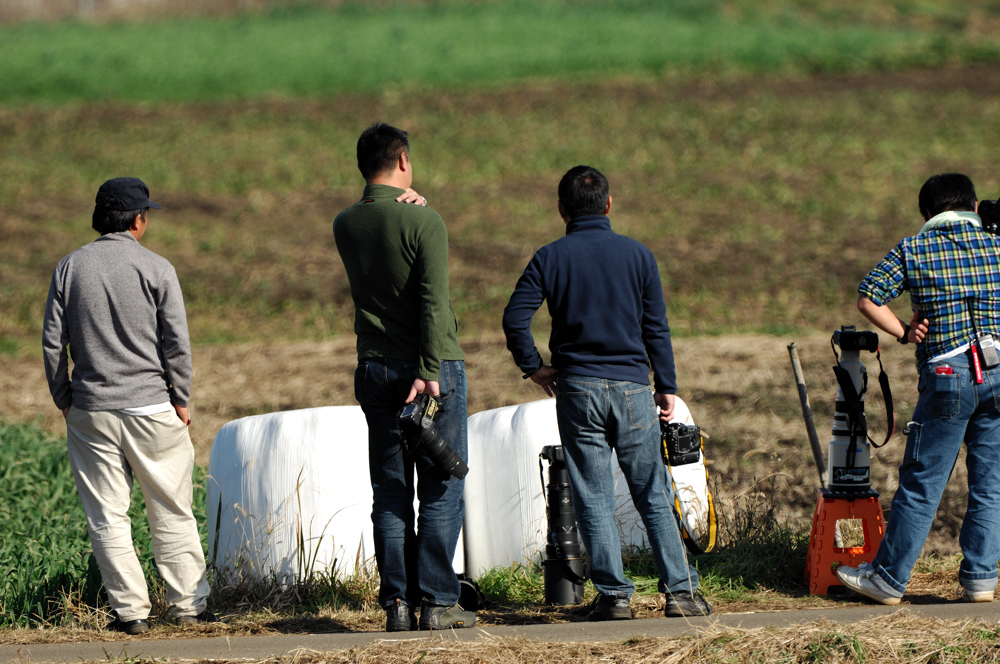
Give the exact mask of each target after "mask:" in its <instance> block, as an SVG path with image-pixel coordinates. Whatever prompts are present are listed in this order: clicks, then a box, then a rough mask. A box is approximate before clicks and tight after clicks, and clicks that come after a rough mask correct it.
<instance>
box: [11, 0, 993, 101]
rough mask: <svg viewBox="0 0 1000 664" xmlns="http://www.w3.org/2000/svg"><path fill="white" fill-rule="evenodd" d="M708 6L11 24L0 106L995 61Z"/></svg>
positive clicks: (980, 42) (298, 11) (627, 0)
mask: <svg viewBox="0 0 1000 664" xmlns="http://www.w3.org/2000/svg"><path fill="white" fill-rule="evenodd" d="M727 4H729V5H731V4H733V3H723V2H719V1H711V0H708V1H704V2H691V1H683V2H663V1H660V0H657V1H653V0H617V1H610V2H553V1H548V2H529V1H527V0H518V1H514V2H485V3H461V2H434V3H409V4H396V5H390V6H388V7H386V6H384V5H382V6H375V7H368V6H366V5H364V4H361V3H358V4H348V5H345V6H344V7H342V8H340V9H339V10H336V11H331V10H328V9H322V8H309V7H305V6H298V7H294V8H292V9H289V8H280V9H275V10H272V11H270V12H267V13H265V14H256V15H245V16H242V17H239V18H233V19H222V20H220V19H217V18H214V19H176V20H172V21H162V22H158V23H157V24H156V25H153V26H151V25H148V24H111V25H107V24H105V25H89V24H81V23H61V24H56V25H46V24H37V23H33V24H24V25H19V26H15V27H8V28H2V29H0V81H2V83H0V101H2V102H5V103H12V102H13V103H33V102H39V101H40V102H46V103H61V102H66V101H70V100H87V101H107V100H113V99H115V100H131V101H148V102H163V101H205V100H233V99H255V98H260V97H262V96H279V97H284V98H301V97H314V98H315V97H323V98H329V97H331V96H335V95H337V94H342V93H345V92H362V93H378V92H381V91H383V90H386V89H395V90H399V91H410V90H415V89H416V90H419V89H427V88H431V89H442V90H444V89H455V88H461V89H468V88H482V87H484V86H491V85H495V84H506V83H510V82H513V81H523V80H531V79H539V78H552V77H557V78H574V79H592V78H595V77H596V78H601V79H608V78H612V77H617V76H623V75H624V76H629V77H640V78H643V77H653V78H658V77H660V76H661V75H662V74H664V73H665V72H678V71H681V72H685V71H687V72H696V73H702V74H705V73H709V74H720V73H733V72H744V73H772V72H781V73H793V72H795V73H835V72H856V71H871V70H886V69H899V68H903V67H912V66H937V65H941V64H945V63H949V62H970V61H981V60H990V61H995V60H996V59H997V58H998V57H1000V44H998V42H997V41H996V40H995V39H986V38H970V37H968V36H965V35H963V34H962V33H960V32H957V31H956V30H955V29H954V26H953V25H949V24H948V23H947V22H945V21H943V20H941V17H936V16H934V14H932V13H931V14H929V13H928V12H926V11H925V12H924V14H925V15H928V16H927V17H928V18H930V19H932V20H934V19H936V21H935V23H934V24H933V25H932V29H927V28H926V27H924V28H920V27H917V26H915V25H913V21H912V20H911V21H902V22H900V23H889V22H887V23H885V24H881V25H880V24H874V23H875V22H874V21H871V22H865V21H864V20H863V19H862V20H859V19H858V18H857V17H856V18H855V20H854V21H846V20H843V19H842V20H839V21H832V20H831V21H828V22H823V21H816V20H809V17H808V16H807V15H805V14H804V13H802V12H799V13H798V14H797V13H794V12H786V13H783V14H779V15H770V16H769V15H766V14H765V15H761V13H760V12H759V11H758V12H754V13H750V12H748V11H745V10H744V11H737V10H736V9H735V8H734V9H732V10H731V11H728V12H725V11H721V10H723V9H725V8H726V6H727Z"/></svg>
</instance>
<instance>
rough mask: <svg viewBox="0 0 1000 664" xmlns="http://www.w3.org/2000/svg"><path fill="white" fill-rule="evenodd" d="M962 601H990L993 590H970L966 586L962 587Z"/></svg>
mask: <svg viewBox="0 0 1000 664" xmlns="http://www.w3.org/2000/svg"><path fill="white" fill-rule="evenodd" d="M962 601H963V602H992V601H993V591H992V590H980V591H978V592H977V591H972V590H969V589H967V588H962Z"/></svg>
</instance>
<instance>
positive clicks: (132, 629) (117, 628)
mask: <svg viewBox="0 0 1000 664" xmlns="http://www.w3.org/2000/svg"><path fill="white" fill-rule="evenodd" d="M105 629H107V630H110V631H112V632H122V633H124V634H132V635H133V636H134V635H136V634H145V633H146V632H148V631H149V623H147V622H146V619H145V618H139V619H138V620H122V619H121V618H119V617H118V616H115V619H114V620H112V621H111V622H109V623H108V626H107V627H106V628H105Z"/></svg>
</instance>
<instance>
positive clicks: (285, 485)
mask: <svg viewBox="0 0 1000 664" xmlns="http://www.w3.org/2000/svg"><path fill="white" fill-rule="evenodd" d="M208 472H209V478H208V501H207V512H208V533H209V537H208V539H209V554H208V556H209V560H210V561H214V562H215V564H216V565H218V566H219V568H220V569H221V570H223V571H224V572H226V571H228V572H235V573H238V574H240V575H244V576H250V577H252V578H256V579H271V578H274V579H277V580H278V581H279V582H280V583H282V584H284V585H289V584H292V583H294V582H295V581H296V580H297V579H299V578H301V576H302V574H303V572H308V571H309V570H312V571H314V572H326V571H330V570H331V566H332V567H333V568H334V569H335V570H336V571H337V572H338V573H339V574H343V575H349V574H353V573H354V571H355V565H356V563H358V562H360V563H370V564H371V565H372V566H373V565H374V555H375V549H374V545H373V540H372V522H371V509H372V488H371V483H370V480H369V477H368V425H367V423H366V422H365V417H364V413H362V411H361V408H360V407H359V406H331V407H326V408H310V409H306V410H294V411H286V412H279V413H270V414H267V415H255V416H252V417H245V418H243V419H239V420H235V421H233V422H229V423H227V424H226V425H224V426H223V427H222V429H220V430H219V433H218V435H216V437H215V441H214V442H213V443H212V453H211V456H210V458H209V468H208ZM220 505H221V509H220ZM454 564H455V568H456V571H462V570H464V553H463V544H462V540H461V538H459V543H458V547H457V551H456V554H455V560H454Z"/></svg>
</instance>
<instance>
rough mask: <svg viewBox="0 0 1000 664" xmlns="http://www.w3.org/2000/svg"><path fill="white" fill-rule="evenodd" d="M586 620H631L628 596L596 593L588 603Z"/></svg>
mask: <svg viewBox="0 0 1000 664" xmlns="http://www.w3.org/2000/svg"><path fill="white" fill-rule="evenodd" d="M590 606H591V609H590V613H588V614H587V620H591V621H595V622H596V621H599V620H632V606H631V605H630V604H629V599H628V597H618V596H616V595H603V594H602V595H598V596H597V597H595V598H594V602H593V603H592V604H591V605H590Z"/></svg>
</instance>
